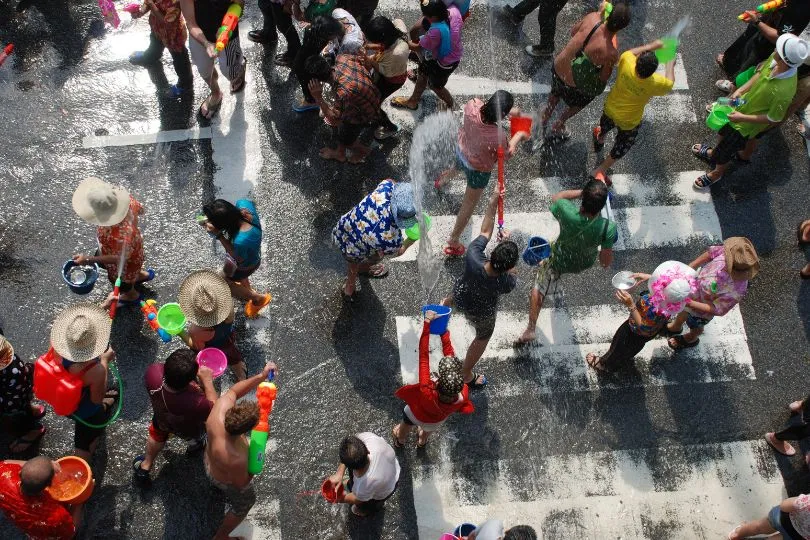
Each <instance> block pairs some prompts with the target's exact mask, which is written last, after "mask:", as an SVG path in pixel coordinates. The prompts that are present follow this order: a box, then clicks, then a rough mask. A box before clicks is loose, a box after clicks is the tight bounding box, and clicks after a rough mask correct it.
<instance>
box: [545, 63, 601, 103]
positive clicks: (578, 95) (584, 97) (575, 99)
mask: <svg viewBox="0 0 810 540" xmlns="http://www.w3.org/2000/svg"><path fill="white" fill-rule="evenodd" d="M551 95H552V96H555V97H558V98H560V99H562V100H563V101H564V102H565V104H566V105H568V106H569V107H585V106H586V105H587V104H588V103H590V102H591V101H593V100H594V98H595V97H596V96H589V95H588V94H586V93H585V92H583V91H582V90H580V89H579V88H576V87H574V86H568V85H567V84H566V83H565V81H564V80H562V79H561V78H560V76H559V75H557V71H556V70H555V69H554V66H553V65H552V66H551Z"/></svg>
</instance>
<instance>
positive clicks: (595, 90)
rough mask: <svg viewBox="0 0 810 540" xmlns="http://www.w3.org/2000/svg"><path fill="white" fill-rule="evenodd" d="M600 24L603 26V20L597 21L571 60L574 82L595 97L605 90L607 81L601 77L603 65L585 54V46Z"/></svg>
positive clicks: (582, 90) (581, 89)
mask: <svg viewBox="0 0 810 540" xmlns="http://www.w3.org/2000/svg"><path fill="white" fill-rule="evenodd" d="M600 26H602V22H601V21H600V22H598V23H596V26H594V27H593V28H592V29H591V31H590V33H589V34H588V37H586V38H585V42H584V43H583V44H582V47H580V49H579V52H577V55H576V56H575V57H574V59H573V60H571V75H572V76H573V78H574V84H575V85H576V87H577V89H578V90H580V91H581V92H583V93H584V94H587V95H589V96H594V97H595V96H598V95H599V94H601V93H602V92H603V91H604V90H605V86H606V85H607V83H606V82H604V81H603V80H602V79H600V78H599V74H600V73H601V72H602V66H597V65H594V63H593V62H591V59H590V58H588V55H586V54H585V47H587V46H588V42H589V41H590V40H591V37H592V36H593V33H594V32H596V30H597V29H598V28H599V27H600Z"/></svg>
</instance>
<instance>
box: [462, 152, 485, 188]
mask: <svg viewBox="0 0 810 540" xmlns="http://www.w3.org/2000/svg"><path fill="white" fill-rule="evenodd" d="M456 169H457V170H459V171H461V172H463V173H464V176H466V177H467V186H468V187H470V188H472V189H484V188H485V187H487V184H489V179H490V177H491V176H492V171H490V172H483V171H476V170H475V169H473V168H471V167H468V166H467V164H466V163H464V160H463V159H462V157H461V150H459V149H458V148H457V149H456Z"/></svg>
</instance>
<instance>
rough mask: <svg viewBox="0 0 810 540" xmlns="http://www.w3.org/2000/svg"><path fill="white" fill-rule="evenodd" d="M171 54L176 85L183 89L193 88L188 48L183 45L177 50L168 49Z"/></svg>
mask: <svg viewBox="0 0 810 540" xmlns="http://www.w3.org/2000/svg"><path fill="white" fill-rule="evenodd" d="M169 52H170V53H171V55H172V63H173V64H174V72H175V73H177V86H179V87H180V88H182V89H183V90H191V89H193V88H194V75H192V73H191V60H189V57H188V49H186V48H185V47H183V48H182V49H181V50H179V51H171V50H170V51H169Z"/></svg>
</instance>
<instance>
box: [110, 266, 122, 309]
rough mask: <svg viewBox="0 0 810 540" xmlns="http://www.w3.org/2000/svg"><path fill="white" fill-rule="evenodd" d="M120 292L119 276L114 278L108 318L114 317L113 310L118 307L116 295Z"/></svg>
mask: <svg viewBox="0 0 810 540" xmlns="http://www.w3.org/2000/svg"><path fill="white" fill-rule="evenodd" d="M120 294H121V276H118V277H117V278H116V279H115V286H113V299H114V300H113V303H112V304H110V318H111V319H114V318H115V310H116V309H118V297H119V296H120Z"/></svg>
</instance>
